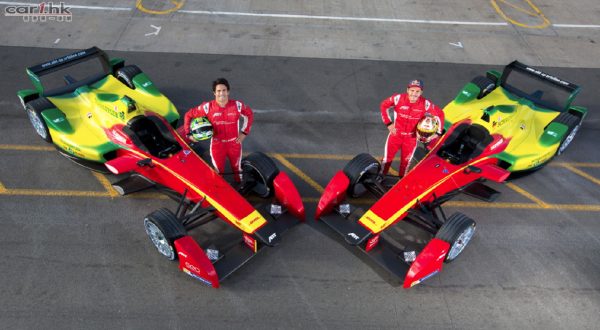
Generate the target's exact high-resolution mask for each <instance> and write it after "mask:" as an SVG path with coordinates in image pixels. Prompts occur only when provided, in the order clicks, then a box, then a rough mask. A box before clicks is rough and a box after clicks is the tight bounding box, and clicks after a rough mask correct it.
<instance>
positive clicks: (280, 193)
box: [273, 172, 306, 221]
mask: <svg viewBox="0 0 600 330" xmlns="http://www.w3.org/2000/svg"><path fill="white" fill-rule="evenodd" d="M273 187H274V188H275V198H277V200H278V201H279V202H280V203H281V204H283V205H284V206H285V207H286V208H287V209H288V211H289V212H290V213H291V214H293V215H294V216H296V217H297V218H299V219H300V220H302V221H304V219H305V218H306V216H305V213H304V204H303V203H302V198H301V197H300V193H299V192H298V189H296V186H294V183H293V182H292V180H291V179H290V177H289V176H288V175H287V174H285V172H279V174H278V175H277V176H276V177H275V180H273Z"/></svg>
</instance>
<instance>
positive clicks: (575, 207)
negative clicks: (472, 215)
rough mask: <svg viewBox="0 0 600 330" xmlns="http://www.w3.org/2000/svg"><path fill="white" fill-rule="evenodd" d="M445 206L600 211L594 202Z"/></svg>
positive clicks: (460, 204) (477, 203)
mask: <svg viewBox="0 0 600 330" xmlns="http://www.w3.org/2000/svg"><path fill="white" fill-rule="evenodd" d="M444 205H445V206H454V207H473V208H500V209H529V210H567V211H600V205H592V204H544V205H539V204H533V203H502V202H493V203H487V202H463V201H450V202H448V203H445V204H444Z"/></svg>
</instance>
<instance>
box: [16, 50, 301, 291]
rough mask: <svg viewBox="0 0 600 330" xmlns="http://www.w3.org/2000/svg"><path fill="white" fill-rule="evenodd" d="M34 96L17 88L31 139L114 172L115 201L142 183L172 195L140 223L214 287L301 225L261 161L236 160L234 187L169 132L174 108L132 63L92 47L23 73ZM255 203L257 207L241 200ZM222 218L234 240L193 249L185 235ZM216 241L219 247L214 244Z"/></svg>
mask: <svg viewBox="0 0 600 330" xmlns="http://www.w3.org/2000/svg"><path fill="white" fill-rule="evenodd" d="M27 73H28V74H29V77H30V78H31V81H32V82H33V84H34V86H35V88H36V89H35V90H22V91H19V92H18V96H19V98H20V100H21V102H22V103H23V106H24V108H25V110H26V111H27V114H28V116H29V119H30V121H31V124H32V125H33V127H34V129H35V131H36V133H37V134H38V135H39V136H40V137H41V138H42V139H44V140H45V141H47V142H51V143H54V144H55V145H56V147H57V149H58V150H59V151H60V152H61V153H62V154H63V155H65V156H67V157H68V158H70V159H72V160H74V161H76V162H77V163H79V164H81V165H85V166H88V167H90V168H93V169H101V167H103V168H104V169H107V170H108V171H110V172H111V173H113V174H115V175H119V176H120V180H119V181H117V182H115V183H114V184H113V187H114V188H115V190H116V191H117V192H119V193H120V194H121V195H125V194H129V193H132V192H136V191H139V190H142V189H147V188H151V187H155V188H158V189H159V190H160V191H162V192H164V193H166V194H167V195H169V196H171V197H173V198H175V199H177V200H178V201H179V206H178V208H177V210H176V211H175V212H171V211H170V210H168V209H166V208H163V209H159V210H157V211H154V212H152V213H150V214H149V215H148V216H147V217H145V219H144V227H145V230H146V233H147V234H148V236H149V238H150V240H151V241H152V243H153V244H154V246H155V247H156V248H157V249H158V251H159V252H160V253H161V254H162V255H164V256H165V257H167V259H169V260H177V259H179V268H180V269H181V270H182V271H184V272H185V273H187V274H188V275H190V276H192V277H194V278H196V279H198V280H200V281H201V282H203V283H205V284H208V285H210V286H213V287H219V285H220V282H221V281H222V280H223V279H224V278H226V277H227V276H229V275H230V274H231V273H232V272H233V271H234V270H236V269H238V268H239V267H240V266H242V265H243V264H245V263H246V262H247V261H248V260H249V259H250V258H252V257H253V256H255V255H256V254H257V253H258V252H259V251H261V250H262V249H263V247H265V246H276V245H277V244H278V243H279V242H280V241H281V235H282V234H283V233H284V232H285V231H286V230H287V229H289V228H291V227H292V226H294V225H296V224H297V223H299V222H300V221H302V220H304V217H305V214H304V205H303V203H302V200H301V198H300V194H299V193H298V191H297V189H296V187H295V186H294V184H293V182H292V180H291V179H290V178H289V177H288V176H287V174H285V173H284V172H280V171H279V169H278V168H277V166H276V165H275V163H274V162H273V160H272V159H271V158H269V157H268V156H267V155H265V154H263V153H260V152H256V153H252V154H250V155H249V156H247V157H245V158H244V159H243V160H242V169H243V174H244V175H243V181H242V185H241V186H239V187H237V189H236V188H234V187H233V186H231V185H230V184H229V183H228V182H227V181H226V180H225V179H224V178H223V177H222V176H221V175H219V174H218V173H217V172H216V171H215V170H214V169H213V168H212V167H210V166H209V165H208V164H207V163H206V162H205V161H204V160H203V159H202V158H201V157H200V156H199V155H198V154H197V153H195V152H194V150H193V149H192V148H191V147H190V146H189V145H188V144H187V143H186V139H185V138H184V137H182V136H180V135H179V134H178V133H177V130H176V129H175V128H174V126H175V125H176V123H177V119H178V118H179V115H178V113H177V110H176V109H175V107H174V106H173V104H172V103H171V102H170V101H169V100H168V99H167V98H166V97H165V96H164V95H162V94H161V93H160V92H159V91H158V89H157V88H156V87H155V86H154V84H153V83H152V82H151V80H150V79H149V78H148V77H147V76H146V75H145V74H144V73H142V72H141V70H139V68H137V67H136V66H133V65H128V66H124V61H123V60H121V59H113V60H109V58H108V56H107V55H106V53H104V52H103V51H102V50H100V49H98V48H96V47H94V48H90V49H86V50H82V51H78V52H75V53H73V54H69V55H66V56H63V57H60V58H57V59H54V60H51V61H48V62H45V63H43V64H40V65H36V66H33V67H30V68H28V69H27ZM251 193H253V194H254V195H257V197H258V198H259V199H258V201H257V204H256V207H255V206H254V205H252V204H250V202H249V200H248V199H247V198H246V197H245V196H248V195H249V194H251ZM215 219H222V220H224V221H225V223H227V224H229V225H230V226H229V227H230V228H233V229H235V235H233V236H232V235H228V236H227V237H225V238H224V239H220V238H219V233H211V234H210V237H209V238H210V239H206V238H205V239H203V240H202V241H203V242H206V243H207V244H208V245H207V246H201V245H200V244H199V243H198V241H197V239H196V237H195V236H193V235H192V234H193V233H192V230H193V229H195V228H198V227H200V226H203V225H205V224H208V223H209V222H211V221H212V220H215ZM219 244H221V245H219Z"/></svg>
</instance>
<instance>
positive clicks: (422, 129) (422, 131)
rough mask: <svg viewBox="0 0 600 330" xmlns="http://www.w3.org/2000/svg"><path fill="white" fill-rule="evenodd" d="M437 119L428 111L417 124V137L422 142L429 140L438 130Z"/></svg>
mask: <svg viewBox="0 0 600 330" xmlns="http://www.w3.org/2000/svg"><path fill="white" fill-rule="evenodd" d="M438 126H439V123H438V121H437V120H436V119H435V118H434V117H433V116H432V115H431V114H429V113H427V114H425V116H423V118H421V119H420V120H419V123H418V124H417V138H418V139H419V141H421V142H423V143H427V142H429V141H431V140H432V139H433V137H434V135H435V133H437V131H438Z"/></svg>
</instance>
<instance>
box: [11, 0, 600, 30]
mask: <svg viewBox="0 0 600 330" xmlns="http://www.w3.org/2000/svg"><path fill="white" fill-rule="evenodd" d="M0 5H16V6H38V5H39V2H38V3H34V2H13V1H0ZM65 6H66V7H68V8H74V9H89V10H108V11H132V10H134V9H135V8H126V7H103V6H81V5H70V4H66V5H65ZM177 12H178V13H184V14H193V15H212V16H248V17H267V18H295V19H314V20H329V21H355V22H379V23H413V24H443V25H479V26H508V25H509V23H507V22H470V21H444V20H441V21H438V20H429V19H400V18H377V17H350V16H325V15H300V14H268V13H243V12H230V11H210V10H178V11H177ZM551 26H552V27H556V28H579V29H599V28H600V25H586V24H552V25H551Z"/></svg>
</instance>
